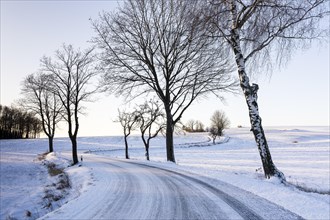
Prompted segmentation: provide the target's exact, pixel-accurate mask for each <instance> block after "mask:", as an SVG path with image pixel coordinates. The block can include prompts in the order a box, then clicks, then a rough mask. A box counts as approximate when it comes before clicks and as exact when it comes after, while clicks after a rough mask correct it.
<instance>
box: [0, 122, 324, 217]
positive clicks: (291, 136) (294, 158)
mask: <svg viewBox="0 0 330 220" xmlns="http://www.w3.org/2000/svg"><path fill="white" fill-rule="evenodd" d="M265 133H266V137H267V140H268V142H269V147H270V151H271V154H272V157H273V161H274V163H275V165H276V166H277V167H278V169H279V170H281V171H282V172H284V174H285V175H286V179H287V181H288V182H289V184H290V185H283V184H281V183H280V182H279V181H277V180H276V179H274V178H273V179H270V180H267V179H264V178H263V172H262V170H261V167H262V165H261V162H260V156H259V152H258V149H257V147H256V144H255V142H254V138H253V136H252V134H251V132H250V131H249V128H234V129H229V130H227V131H226V137H223V138H222V139H220V140H218V142H217V144H216V145H213V144H212V141H211V140H210V139H209V138H208V137H207V135H206V134H205V133H195V134H186V135H178V136H175V141H174V142H175V156H176V159H177V164H173V163H169V162H166V152H165V138H163V137H157V138H156V139H153V140H152V141H151V146H150V159H151V161H150V162H147V161H145V156H144V153H145V151H144V148H143V143H142V141H141V139H140V137H139V136H130V137H129V141H128V143H129V155H130V158H131V160H130V161H139V162H140V163H141V162H143V163H146V164H152V165H153V166H157V167H161V168H166V169H171V170H178V171H180V172H181V171H184V172H189V173H195V174H196V175H198V176H200V177H201V178H204V179H203V180H205V181H208V183H209V184H211V185H214V186H217V185H219V182H218V181H223V182H226V183H229V184H232V185H234V186H236V187H238V188H241V189H244V190H246V191H249V192H251V193H252V194H255V195H258V196H260V197H262V198H265V199H267V200H269V201H272V202H273V203H275V204H277V205H280V206H282V207H284V208H285V209H288V210H290V211H291V212H294V213H296V214H298V215H300V216H302V217H303V218H306V219H330V214H329V213H330V162H329V161H330V154H329V153H330V138H329V127H274V128H266V129H265ZM47 146H48V144H47V139H38V140H1V141H0V153H1V158H0V162H1V167H0V168H1V172H0V174H1V201H0V202H1V204H0V205H1V206H0V208H1V209H0V219H6V218H18V219H35V218H39V217H42V216H44V215H46V214H47V213H48V212H51V211H53V210H52V209H49V208H43V206H44V201H43V197H44V196H45V189H46V188H47V186H49V185H51V184H52V183H54V181H56V180H55V179H54V177H50V176H49V174H48V172H47V168H46V167H45V166H43V165H42V161H40V160H38V159H37V156H38V154H42V153H44V152H45V151H47ZM54 149H55V151H56V152H55V153H53V154H49V155H47V157H46V158H45V159H46V160H47V161H48V162H53V163H55V164H59V165H61V166H62V167H61V168H65V172H66V173H67V174H68V175H69V177H70V182H71V188H70V189H69V190H68V193H67V194H66V195H65V196H64V198H63V199H61V200H60V201H57V203H56V204H55V205H54V209H56V208H58V207H59V206H61V205H63V206H62V208H61V210H65V209H66V208H65V207H67V209H68V208H70V206H72V204H74V207H76V208H78V209H80V210H83V209H84V207H85V208H86V207H88V204H90V201H93V200H94V199H93V198H97V197H98V198H100V197H102V191H101V190H98V189H100V184H110V185H111V184H116V183H115V182H111V180H109V179H108V178H106V177H102V172H101V170H103V169H104V170H103V171H104V172H106V168H102V167H101V164H100V163H97V162H95V163H94V162H93V161H98V160H101V159H102V160H104V158H118V159H123V158H124V142H123V137H120V136H113V137H81V138H79V139H78V149H79V155H83V158H84V161H83V162H82V163H81V164H80V165H82V166H70V167H68V166H69V164H70V161H69V160H70V159H71V157H70V150H71V149H70V141H69V139H68V138H56V139H55V143H54ZM89 160H90V161H89ZM116 178H118V179H120V178H121V177H120V173H117V177H116ZM102 180H104V182H102ZM113 181H115V180H113ZM291 184H292V185H291ZM293 185H295V186H298V187H299V188H303V189H305V190H306V191H311V192H305V191H302V190H299V189H298V188H297V187H295V186H293ZM219 187H220V186H219ZM101 188H102V187H101ZM77 198H86V200H87V201H86V203H85V204H84V203H83V202H81V201H84V200H81V199H80V200H77ZM242 200H244V198H242ZM75 201H76V202H75ZM77 201H80V202H79V203H78V202H77ZM66 203H67V204H66ZM71 208H72V207H71ZM95 208H96V206H95ZM27 211H29V212H31V213H32V216H31V217H28V216H27ZM55 212H56V211H55ZM53 213H54V212H53ZM53 213H49V214H48V217H50V218H51V216H52V215H53V216H56V214H53ZM90 217H93V216H90Z"/></svg>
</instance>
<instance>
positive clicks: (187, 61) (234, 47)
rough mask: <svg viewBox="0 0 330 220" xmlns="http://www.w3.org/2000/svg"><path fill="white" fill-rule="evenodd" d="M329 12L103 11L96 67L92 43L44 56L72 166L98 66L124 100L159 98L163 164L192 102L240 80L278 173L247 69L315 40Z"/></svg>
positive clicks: (291, 7)
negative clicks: (81, 118)
mask: <svg viewBox="0 0 330 220" xmlns="http://www.w3.org/2000/svg"><path fill="white" fill-rule="evenodd" d="M328 14H329V9H328V6H327V0H299V1H298V0H274V1H265V0H247V1H241V0H229V1H222V0H210V1H190V0H140V1H135V0H127V1H125V2H123V4H121V5H120V6H119V8H118V10H117V11H116V12H105V11H104V12H102V13H100V17H99V19H98V20H94V21H92V25H93V28H94V30H95V32H96V36H95V37H94V38H93V40H92V42H93V43H94V45H95V47H96V48H97V49H99V51H98V56H97V58H98V61H99V65H98V68H97V69H95V65H94V64H95V62H94V61H95V56H94V55H93V53H92V52H93V49H89V50H86V51H83V52H81V51H79V50H74V49H73V48H72V46H65V45H64V46H63V49H62V50H59V51H57V52H56V53H55V57H54V60H53V59H52V58H50V57H44V58H43V59H42V60H41V64H42V70H41V72H42V75H45V77H43V78H49V79H51V80H49V81H47V83H46V84H47V86H46V90H47V91H48V92H49V93H50V94H53V95H55V96H54V97H57V99H58V100H59V103H61V108H63V114H61V115H62V116H63V118H64V120H66V121H67V123H68V134H69V137H70V139H71V142H72V149H73V162H74V163H77V162H78V159H77V155H76V152H77V141H76V138H77V134H78V129H79V121H78V114H79V113H81V110H82V106H81V102H83V101H88V100H89V97H90V96H91V95H92V94H93V93H94V92H95V91H96V90H95V89H91V90H87V88H90V87H86V86H87V84H88V83H89V82H90V81H91V79H92V78H94V76H96V73H97V71H100V72H102V87H103V89H104V91H108V92H110V93H111V94H114V93H115V94H117V95H121V96H124V97H126V98H127V99H134V98H136V97H139V96H143V95H149V94H153V95H155V96H156V97H157V99H158V100H159V101H160V103H161V104H162V109H163V110H164V113H165V118H166V120H165V123H166V128H165V133H166V152H167V160H168V161H173V162H175V156H174V145H173V131H174V127H175V126H176V125H177V124H178V123H179V121H180V119H181V117H182V115H183V114H184V112H185V111H186V110H187V109H188V108H189V106H190V105H191V104H192V103H193V102H194V101H195V100H196V99H198V98H200V97H205V96H208V95H210V94H214V95H216V96H217V97H219V98H220V99H221V98H222V96H223V94H224V92H234V91H236V88H237V87H236V85H240V87H241V89H242V91H243V94H244V97H245V100H246V103H247V106H248V109H249V116H250V121H251V131H252V132H253V134H254V136H255V140H256V143H257V146H258V150H259V152H260V157H261V161H262V164H263V168H264V172H265V176H266V177H267V178H269V177H270V176H274V175H275V176H278V177H280V178H282V179H284V175H283V174H282V173H281V172H280V171H279V170H278V169H277V168H276V166H275V165H274V163H273V161H272V158H271V155H270V151H269V148H268V145H267V140H266V137H265V134H264V131H263V128H262V125H261V118H260V116H259V107H258V102H257V92H258V89H259V87H258V85H257V84H254V83H252V84H251V83H250V79H249V74H248V72H251V73H253V72H255V71H257V70H259V71H260V72H261V71H265V70H266V69H264V68H262V67H264V66H267V65H265V64H267V63H272V61H274V60H275V61H276V59H273V57H276V58H282V57H285V56H283V55H290V53H291V52H292V51H294V50H293V49H295V48H298V47H299V46H300V43H301V42H302V41H303V42H304V43H309V42H310V41H311V40H312V39H315V38H318V37H320V36H321V35H322V33H323V32H322V31H323V30H322V29H320V28H319V21H320V19H321V18H322V17H323V16H324V15H328ZM286 57H288V56H286ZM261 64H262V65H261ZM96 70H97V71H96ZM233 71H237V73H238V77H237V80H235V79H233V77H232V75H231V73H232V72H233ZM36 98H37V99H38V97H37V96H36ZM54 99H56V98H54ZM40 106H41V105H39V107H38V108H39V110H40V108H41V107H40ZM40 112H42V111H40ZM120 114H122V117H123V118H125V117H126V114H124V112H121V113H120ZM127 117H128V116H127ZM135 118H136V117H135V116H134V117H133V119H135ZM133 121H134V120H133ZM43 123H44V122H43ZM43 127H46V126H43ZM44 130H45V129H44Z"/></svg>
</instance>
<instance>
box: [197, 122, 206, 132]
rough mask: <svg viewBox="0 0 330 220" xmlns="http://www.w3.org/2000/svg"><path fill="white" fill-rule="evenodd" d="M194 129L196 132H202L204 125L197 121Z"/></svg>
mask: <svg viewBox="0 0 330 220" xmlns="http://www.w3.org/2000/svg"><path fill="white" fill-rule="evenodd" d="M195 127H196V128H195V131H196V132H204V124H203V123H202V122H201V121H199V120H197V121H196V126H195Z"/></svg>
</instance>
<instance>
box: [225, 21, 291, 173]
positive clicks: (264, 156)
mask: <svg viewBox="0 0 330 220" xmlns="http://www.w3.org/2000/svg"><path fill="white" fill-rule="evenodd" d="M231 46H232V48H233V51H234V54H235V61H236V65H237V68H238V76H239V80H240V87H241V88H242V90H243V93H244V96H245V100H246V104H247V106H248V109H249V116H250V123H251V131H252V132H253V135H254V138H255V140H256V143H257V146H258V150H259V154H260V158H261V162H262V166H263V169H264V174H265V177H266V178H270V177H271V176H277V177H279V178H280V179H282V180H285V176H284V174H283V173H282V172H281V171H279V170H278V169H277V168H276V166H275V164H274V163H273V160H272V157H271V154H270V151H269V148H268V144H267V140H266V136H265V133H264V130H263V127H262V124H261V117H260V115H259V108H258V102H257V99H258V95H257V92H258V89H259V86H258V85H257V84H254V83H253V84H252V85H250V82H249V81H250V80H249V77H248V75H247V73H246V68H245V60H244V57H243V53H242V51H241V47H240V44H239V30H237V29H236V28H233V29H232V32H231Z"/></svg>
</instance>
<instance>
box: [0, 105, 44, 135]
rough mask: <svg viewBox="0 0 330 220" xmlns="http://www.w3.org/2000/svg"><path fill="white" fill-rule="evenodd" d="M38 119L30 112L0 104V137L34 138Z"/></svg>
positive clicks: (37, 130) (38, 129)
mask: <svg viewBox="0 0 330 220" xmlns="http://www.w3.org/2000/svg"><path fill="white" fill-rule="evenodd" d="M40 132H41V122H40V120H39V119H38V118H37V117H36V116H35V115H34V114H33V113H31V112H26V111H25V110H23V109H18V108H15V107H7V106H2V105H0V139H12V138H15V139H18V138H36V137H38V136H39V134H40Z"/></svg>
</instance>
